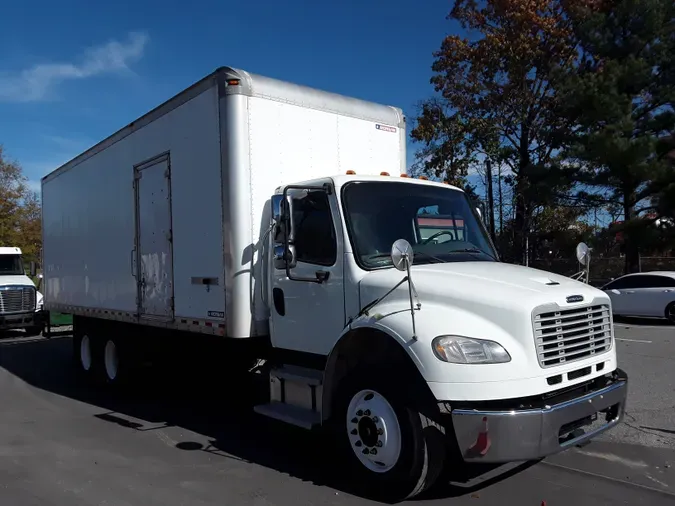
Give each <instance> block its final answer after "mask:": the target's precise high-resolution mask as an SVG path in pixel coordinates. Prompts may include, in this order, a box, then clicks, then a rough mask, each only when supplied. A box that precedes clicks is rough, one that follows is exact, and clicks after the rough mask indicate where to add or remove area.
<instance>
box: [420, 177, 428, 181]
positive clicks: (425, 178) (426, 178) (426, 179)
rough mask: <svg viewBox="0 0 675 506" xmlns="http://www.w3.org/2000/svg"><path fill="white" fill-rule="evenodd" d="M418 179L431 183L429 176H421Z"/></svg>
mask: <svg viewBox="0 0 675 506" xmlns="http://www.w3.org/2000/svg"><path fill="white" fill-rule="evenodd" d="M418 179H421V180H422V181H429V178H428V177H427V176H420V177H419V178H418Z"/></svg>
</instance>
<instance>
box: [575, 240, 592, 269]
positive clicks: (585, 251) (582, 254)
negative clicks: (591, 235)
mask: <svg viewBox="0 0 675 506" xmlns="http://www.w3.org/2000/svg"><path fill="white" fill-rule="evenodd" d="M590 255H591V250H590V248H589V247H588V245H586V243H585V242H580V243H579V244H577V260H579V263H580V264H584V265H586V263H587V262H588V260H589V257H590Z"/></svg>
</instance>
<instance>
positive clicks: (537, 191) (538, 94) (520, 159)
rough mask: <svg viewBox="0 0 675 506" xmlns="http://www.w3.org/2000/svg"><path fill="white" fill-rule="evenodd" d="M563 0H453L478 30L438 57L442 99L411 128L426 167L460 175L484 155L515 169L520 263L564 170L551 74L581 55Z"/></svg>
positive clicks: (454, 39) (445, 46) (435, 80)
mask: <svg viewBox="0 0 675 506" xmlns="http://www.w3.org/2000/svg"><path fill="white" fill-rule="evenodd" d="M563 1H564V0H485V1H484V2H481V4H480V6H479V4H478V2H477V1H476V0H455V2H454V6H453V9H452V11H451V13H450V15H449V16H448V17H449V18H450V19H454V20H456V21H459V22H460V24H461V26H462V27H463V28H464V29H467V30H470V31H471V32H473V33H472V37H471V38H468V37H467V38H462V37H459V36H456V35H451V36H448V37H446V38H445V40H444V41H443V43H442V45H441V48H440V50H439V51H437V52H436V53H435V54H434V56H435V61H434V64H433V66H432V70H433V72H434V76H433V77H432V79H431V82H432V84H433V85H434V89H435V91H436V93H438V94H439V96H438V97H434V98H432V99H430V100H429V101H427V103H426V104H425V107H423V108H422V113H421V114H420V116H419V117H418V118H417V122H416V124H415V127H414V128H413V130H412V133H411V135H412V138H413V139H414V140H417V141H422V142H425V143H426V144H425V147H426V150H423V151H422V156H423V157H424V159H425V160H427V161H430V162H429V163H428V165H431V166H432V167H443V168H444V169H449V170H451V171H453V170H454V171H455V172H454V173H453V174H452V175H453V176H455V175H459V176H462V175H463V174H464V172H463V170H465V167H467V166H468V165H471V164H472V163H475V159H476V156H477V155H479V156H481V157H490V158H491V159H493V160H494V161H496V162H497V163H503V164H505V165H506V166H508V167H509V169H510V172H511V175H510V178H508V179H507V180H505V181H508V183H509V184H510V185H511V186H512V188H513V195H514V200H515V202H514V205H515V216H514V227H513V231H514V237H513V243H514V250H515V259H516V260H518V261H522V260H523V259H524V254H525V242H526V236H527V232H528V229H529V226H530V219H531V216H532V213H533V210H534V208H535V207H536V205H541V204H545V203H548V202H549V201H550V199H553V198H555V195H556V193H555V191H554V185H555V181H551V180H550V179H549V176H550V175H551V174H552V172H554V171H557V172H558V173H561V172H564V170H563V169H562V168H561V167H560V165H558V164H557V163H556V159H555V155H556V150H557V149H558V148H559V147H560V146H559V141H560V139H562V138H564V136H563V135H561V133H560V132H561V130H565V129H566V128H568V124H567V122H566V119H565V118H560V117H559V116H557V115H556V114H555V112H554V111H555V104H556V100H557V98H556V95H555V90H554V88H553V86H552V85H551V82H550V76H551V73H552V71H553V70H554V69H555V68H557V67H563V68H566V67H568V66H570V65H573V62H574V58H575V56H576V41H575V37H574V32H573V30H572V25H571V22H570V20H569V19H568V18H567V17H566V16H565V15H564V14H565V11H564V8H563ZM570 1H571V0H570ZM473 35H475V37H474V36H473ZM450 157H454V158H452V159H451V158H450ZM444 161H445V162H446V165H443V162H444ZM565 170H566V169H565ZM555 178H559V176H555ZM558 180H559V179H558ZM567 181H569V177H568V178H567Z"/></svg>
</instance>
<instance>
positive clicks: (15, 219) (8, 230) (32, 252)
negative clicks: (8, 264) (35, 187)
mask: <svg viewBox="0 0 675 506" xmlns="http://www.w3.org/2000/svg"><path fill="white" fill-rule="evenodd" d="M27 182H28V179H27V178H26V176H25V175H24V174H23V171H22V170H21V167H20V166H19V165H18V164H17V163H16V162H13V161H10V160H8V159H7V158H6V157H5V156H4V151H3V148H2V146H0V246H18V247H20V248H21V249H22V251H24V253H25V255H26V258H28V259H30V260H38V258H39V254H40V248H41V247H42V232H41V211H40V201H39V198H38V196H37V194H36V193H35V192H32V191H30V188H29V187H28V185H27Z"/></svg>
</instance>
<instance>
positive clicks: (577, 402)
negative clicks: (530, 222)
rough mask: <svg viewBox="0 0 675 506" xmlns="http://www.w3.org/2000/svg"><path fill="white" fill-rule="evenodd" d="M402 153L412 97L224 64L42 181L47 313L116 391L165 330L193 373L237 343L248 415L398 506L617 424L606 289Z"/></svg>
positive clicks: (219, 364) (619, 381)
mask: <svg viewBox="0 0 675 506" xmlns="http://www.w3.org/2000/svg"><path fill="white" fill-rule="evenodd" d="M405 158H406V157H405V119H404V116H403V114H402V112H401V110H400V109H398V108H395V107H389V106H383V105H378V104H373V103H370V102H364V101H360V100H356V99H353V98H348V97H342V96H339V95H335V94H331V93H326V92H322V91H318V90H314V89H310V88H306V87H302V86H298V85H295V84H291V83H285V82H281V81H277V80H273V79H269V78H266V77H262V76H257V75H252V74H249V73H247V72H244V71H241V70H235V69H231V68H222V69H219V70H217V71H216V72H215V73H214V74H212V75H211V76H209V77H207V78H205V79H204V80H202V81H200V82H199V83H197V84H195V85H194V86H192V87H191V88H189V89H187V90H186V91H184V92H182V93H181V94H179V95H177V96H176V97H174V98H173V99H171V100H169V101H168V102H167V103H165V104H164V105H162V106H160V107H159V108H157V109H155V110H154V111H152V112H150V113H148V114H147V115H146V116H143V117H141V118H140V119H138V120H137V121H135V122H134V123H131V124H130V125H128V126H127V127H125V128H124V129H122V130H120V131H119V132H117V133H116V134H114V135H112V136H111V137H109V138H108V139H106V140H104V141H103V142H101V143H100V144H98V145H96V146H94V147H93V148H92V149H90V150H88V151H87V152H85V153H83V154H82V155H80V156H78V157H77V158H75V159H74V160H72V161H71V162H68V163H67V164H66V165H64V166H63V167H61V168H59V169H57V170H56V171H54V172H53V173H51V174H49V175H47V176H45V177H44V178H43V181H42V198H43V243H44V244H43V259H44V267H43V270H44V274H45V285H46V293H45V306H46V308H48V309H51V310H56V311H59V312H64V313H72V314H74V332H73V335H74V338H73V343H74V358H75V363H76V364H77V367H78V368H79V370H80V372H81V373H83V374H85V375H86V376H87V377H90V378H92V377H102V378H104V381H105V382H107V383H112V384H117V383H119V382H120V381H123V380H122V379H121V378H126V379H127V381H129V378H131V377H133V376H132V375H130V374H128V371H129V370H130V369H125V368H124V367H123V366H124V365H125V364H135V363H145V362H144V360H141V359H140V358H138V357H140V356H145V354H146V353H150V354H152V353H159V352H161V350H163V349H165V348H166V347H167V346H169V343H177V346H178V349H179V350H180V352H179V359H180V360H182V361H183V362H184V363H185V362H186V361H188V360H189V359H188V357H187V356H185V353H187V352H188V351H189V350H191V349H196V347H197V346H199V344H198V343H206V342H208V343H209V344H215V343H218V345H219V346H220V345H224V343H226V344H227V350H226V351H225V352H223V351H222V348H221V349H219V350H220V351H216V352H213V351H211V352H209V351H206V352H204V353H203V354H202V355H200V356H199V357H198V359H197V360H196V363H198V364H199V365H200V367H202V368H206V367H207V366H206V365H205V364H206V362H205V359H207V358H210V359H211V360H212V362H210V366H209V367H212V368H213V369H217V370H219V371H220V370H227V369H228V368H234V369H236V368H237V364H239V365H240V366H241V367H242V369H244V370H246V371H247V370H248V369H249V366H250V361H249V360H250V359H251V358H253V359H258V358H262V359H263V361H264V365H263V366H262V368H260V369H258V370H260V371H261V372H262V373H263V378H264V379H265V380H266V381H268V382H269V392H268V396H269V397H268V398H266V399H262V400H261V402H260V403H258V404H257V405H256V406H255V408H254V409H255V411H256V412H257V413H259V414H262V415H264V416H268V417H271V418H275V419H277V420H281V421H283V422H286V423H291V424H294V425H296V426H299V427H303V428H306V429H312V428H318V427H321V428H323V429H326V430H327V431H329V432H330V433H332V435H333V436H334V437H335V438H337V439H336V442H337V443H338V445H337V448H338V449H339V450H340V452H344V453H342V454H343V456H344V457H345V458H348V459H351V460H350V461H349V462H348V463H345V465H344V466H342V468H343V469H349V470H350V472H354V473H355V474H356V476H355V480H354V481H355V482H364V483H366V484H367V485H368V486H369V487H370V489H371V490H370V491H371V492H379V493H380V494H381V495H382V496H383V497H382V498H383V499H387V500H392V499H393V500H397V499H402V498H405V497H410V496H413V495H416V494H419V493H420V492H422V491H424V490H425V489H427V488H429V487H430V486H431V485H432V484H433V483H434V481H435V480H436V479H437V478H438V477H439V476H440V475H441V471H442V469H443V468H444V466H445V465H446V462H447V461H448V458H449V456H450V455H452V456H453V458H458V460H453V461H452V462H453V463H456V462H464V463H466V465H471V464H473V463H476V462H478V463H504V462H514V461H524V460H536V459H540V458H542V457H545V456H547V455H551V454H554V453H556V452H560V451H563V450H565V449H566V448H569V447H571V446H574V445H576V444H580V443H583V442H585V441H588V440H589V439H591V438H592V437H594V436H596V435H598V434H600V433H602V432H604V431H606V430H609V429H611V428H612V427H614V426H616V425H617V424H618V423H619V422H620V421H621V419H622V417H623V414H624V407H625V401H626V392H627V377H626V375H625V373H624V372H623V371H621V370H620V369H619V368H618V364H617V357H616V349H615V346H614V333H613V322H612V314H611V302H610V300H609V298H608V296H607V295H606V294H605V293H604V292H602V291H600V290H597V289H595V288H593V287H591V286H589V285H588V284H585V283H581V282H578V281H575V280H573V279H570V278H567V277H564V276H559V275H555V274H552V273H547V272H543V271H539V270H535V269H530V268H528V267H523V266H517V265H511V264H506V263H503V262H501V261H500V260H499V258H498V255H497V253H496V251H495V248H494V245H493V244H492V242H491V240H490V238H489V234H488V233H487V230H486V228H485V226H484V225H483V223H482V220H481V218H480V213H479V212H478V211H477V209H476V208H475V204H474V203H472V202H471V201H470V200H469V198H468V197H467V195H466V194H465V192H463V191H462V190H460V189H459V188H456V187H454V186H451V185H448V184H444V183H440V182H433V181H428V180H422V179H420V178H411V177H408V175H407V174H406V171H405ZM174 338H175V339H174ZM144 343H152V344H149V345H148V344H144ZM230 345H231V346H232V347H230ZM120 350H122V351H120ZM213 361H215V362H213ZM258 364H260V362H258ZM176 370H177V371H180V372H178V373H176V374H185V373H184V370H185V369H184V368H183V367H180V368H178V369H176ZM227 386H229V383H227V382H224V383H223V388H226V387H227Z"/></svg>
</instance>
